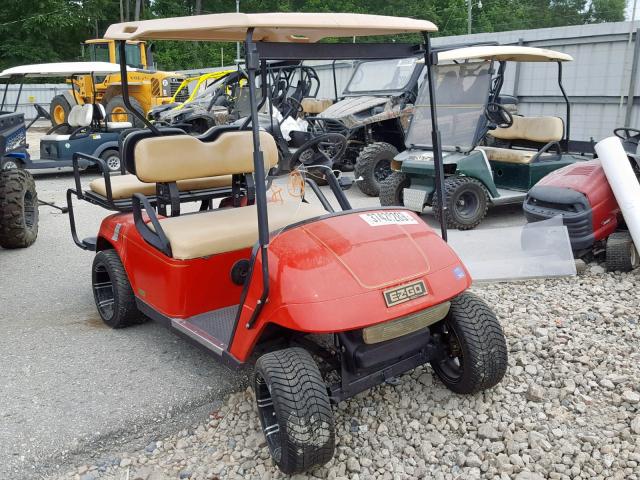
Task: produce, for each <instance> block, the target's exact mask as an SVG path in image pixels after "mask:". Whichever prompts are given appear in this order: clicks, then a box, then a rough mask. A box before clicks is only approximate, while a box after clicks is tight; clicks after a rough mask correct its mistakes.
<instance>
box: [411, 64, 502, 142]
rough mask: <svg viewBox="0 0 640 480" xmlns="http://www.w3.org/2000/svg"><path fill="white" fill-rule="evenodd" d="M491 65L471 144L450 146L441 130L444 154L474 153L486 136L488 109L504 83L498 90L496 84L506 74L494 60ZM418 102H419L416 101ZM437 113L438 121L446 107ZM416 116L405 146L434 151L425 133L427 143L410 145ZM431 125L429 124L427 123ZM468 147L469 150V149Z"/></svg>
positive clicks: (439, 107) (423, 86) (424, 85)
mask: <svg viewBox="0 0 640 480" xmlns="http://www.w3.org/2000/svg"><path fill="white" fill-rule="evenodd" d="M485 62H487V61H481V62H475V61H473V60H470V61H469V60H467V61H464V62H452V63H444V64H441V65H442V66H451V65H465V64H473V63H478V64H480V63H485ZM488 62H489V65H488V71H487V74H488V77H489V79H488V82H487V83H488V85H487V90H486V92H487V93H486V95H485V96H484V103H483V106H482V113H481V114H480V115H479V116H478V120H477V122H476V128H475V131H474V134H473V138H472V139H471V142H470V144H469V145H464V146H462V145H450V144H447V143H446V139H443V138H442V129H440V133H441V139H440V141H439V143H440V148H441V149H442V151H443V152H463V153H468V152H471V151H473V150H474V149H475V148H476V147H477V146H478V144H479V143H480V140H482V138H483V137H484V135H485V130H486V126H487V123H488V119H487V117H486V115H485V113H484V112H485V111H486V108H487V105H488V104H489V102H490V101H494V100H492V99H493V98H494V97H495V96H496V95H498V94H499V90H500V88H501V87H502V82H499V83H498V85H497V88H496V85H495V83H494V82H496V80H497V79H498V76H499V75H503V74H504V68H502V69H501V70H500V71H498V70H497V69H496V68H495V61H494V60H488ZM439 66H440V64H436V65H434V67H435V68H438V67H439ZM496 73H498V75H496ZM428 81H429V79H428V78H425V80H424V82H423V83H422V85H421V87H420V90H419V91H418V98H419V97H420V94H421V92H422V90H423V89H427V88H428ZM436 100H437V101H438V100H439V97H436ZM416 102H417V100H416ZM436 106H437V107H438V108H437V111H438V120H441V119H442V116H441V110H442V107H443V106H444V105H441V104H436ZM415 118H416V116H415V112H414V115H413V116H412V118H411V122H410V124H409V128H408V129H407V134H406V137H405V138H406V142H407V143H406V144H405V146H406V147H407V149H413V148H416V149H420V150H433V145H430V144H429V143H433V142H432V140H431V139H430V138H428V135H427V134H426V133H425V135H424V137H423V138H425V140H426V142H425V143H411V144H410V143H408V140H409V137H410V132H411V128H412V126H413V124H414V120H415ZM427 123H429V122H427ZM467 147H468V148H467Z"/></svg>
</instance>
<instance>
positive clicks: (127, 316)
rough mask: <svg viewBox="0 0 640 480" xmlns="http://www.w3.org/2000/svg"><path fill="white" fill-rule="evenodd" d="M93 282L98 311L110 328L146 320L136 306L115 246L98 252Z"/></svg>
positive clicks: (94, 263)
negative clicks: (112, 248) (114, 248)
mask: <svg viewBox="0 0 640 480" xmlns="http://www.w3.org/2000/svg"><path fill="white" fill-rule="evenodd" d="M91 286H92V288H93V298H94V299H95V302H96V308H97V309H98V314H100V318H102V321H103V322H104V323H106V324H107V325H108V326H110V327H111V328H124V327H128V326H130V325H134V324H136V323H142V322H143V321H144V320H145V318H144V316H143V315H142V313H140V311H139V310H138V308H137V307H136V299H135V296H134V294H133V289H132V288H131V284H130V283H129V278H128V277H127V272H126V271H125V270H124V267H123V266H122V262H121V261H120V257H119V256H118V253H117V252H116V251H115V250H103V251H101V252H98V253H97V254H96V256H95V257H94V259H93V266H92V268H91Z"/></svg>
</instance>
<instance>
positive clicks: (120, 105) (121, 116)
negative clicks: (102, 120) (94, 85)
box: [105, 95, 145, 128]
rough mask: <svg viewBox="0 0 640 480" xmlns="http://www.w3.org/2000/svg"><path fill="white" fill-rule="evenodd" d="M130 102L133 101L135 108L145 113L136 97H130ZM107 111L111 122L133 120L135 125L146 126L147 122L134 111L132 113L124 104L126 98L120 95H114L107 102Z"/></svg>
mask: <svg viewBox="0 0 640 480" xmlns="http://www.w3.org/2000/svg"><path fill="white" fill-rule="evenodd" d="M129 103H131V106H132V107H133V108H134V109H136V110H137V111H138V112H140V113H141V114H142V115H144V110H143V108H142V106H141V105H140V102H138V101H137V100H136V99H135V98H133V97H130V98H129ZM105 111H106V113H107V121H109V122H131V124H132V125H133V126H134V127H137V128H144V127H145V124H144V122H143V121H142V120H140V119H139V118H138V117H137V116H135V115H134V114H133V113H130V111H129V109H128V108H127V106H126V105H125V104H124V99H123V98H122V96H120V95H117V96H115V97H113V98H112V99H111V100H109V101H108V102H107V106H106V107H105Z"/></svg>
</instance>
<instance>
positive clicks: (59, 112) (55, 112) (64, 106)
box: [49, 95, 71, 127]
mask: <svg viewBox="0 0 640 480" xmlns="http://www.w3.org/2000/svg"><path fill="white" fill-rule="evenodd" d="M70 111H71V105H70V104H69V102H68V101H67V99H66V98H65V96H64V95H56V96H55V97H53V99H52V100H51V103H50V104H49V115H51V126H53V127H55V126H57V125H60V124H61V123H64V122H66V121H67V120H68V118H69V112H70Z"/></svg>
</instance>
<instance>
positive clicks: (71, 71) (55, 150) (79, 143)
mask: <svg viewBox="0 0 640 480" xmlns="http://www.w3.org/2000/svg"><path fill="white" fill-rule="evenodd" d="M119 71H120V67H119V65H117V64H112V63H105V62H67V63H47V64H36V65H22V66H19V67H12V68H8V69H6V70H4V71H3V72H0V79H6V83H5V88H4V95H3V102H2V107H0V109H2V108H4V106H5V103H6V102H5V100H6V97H7V91H8V88H9V85H10V84H12V83H18V82H23V81H24V79H25V78H47V77H68V78H72V79H73V78H75V77H77V76H89V77H90V78H95V77H96V76H101V75H106V74H112V73H114V72H119ZM20 85H21V87H20V90H19V93H18V95H17V97H16V102H15V109H16V110H17V108H18V104H19V100H20V93H21V92H22V83H20ZM34 107H35V108H36V112H37V116H36V117H35V118H34V120H33V121H32V122H31V123H30V124H29V127H30V126H31V125H33V123H35V121H36V120H37V119H38V118H47V119H50V115H49V112H47V111H46V110H44V108H43V107H41V106H40V105H38V104H34ZM23 118H24V117H23ZM23 125H24V121H23ZM131 126H132V123H131V122H124V121H123V122H114V121H111V119H110V118H107V115H106V113H105V108H104V106H103V105H102V104H99V103H97V104H90V103H85V104H83V105H80V104H77V105H74V106H73V107H72V108H71V110H70V111H69V114H68V115H67V116H66V121H65V122H64V123H60V124H57V125H56V126H55V127H52V128H51V129H49V131H47V133H46V135H44V136H42V137H41V138H40V158H38V159H35V158H32V157H31V156H30V155H29V154H28V152H27V150H26V148H27V147H28V145H27V144H26V129H27V128H28V127H26V128H25V130H24V135H23V137H24V139H23V141H24V152H21V153H20V154H14V155H13V156H12V157H11V159H10V160H11V163H8V161H5V162H4V168H5V169H9V168H25V169H30V170H36V169H37V170H42V169H61V168H69V167H71V166H72V157H73V154H74V153H75V152H82V153H86V154H88V155H92V156H96V157H100V158H102V159H103V160H105V162H106V163H107V165H108V166H109V169H110V171H112V172H118V171H120V170H121V166H120V152H119V145H118V138H119V137H120V133H122V131H123V130H125V129H127V128H131ZM5 160H6V159H5ZM80 165H81V167H83V168H84V167H87V166H89V163H87V162H85V161H81V162H80Z"/></svg>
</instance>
